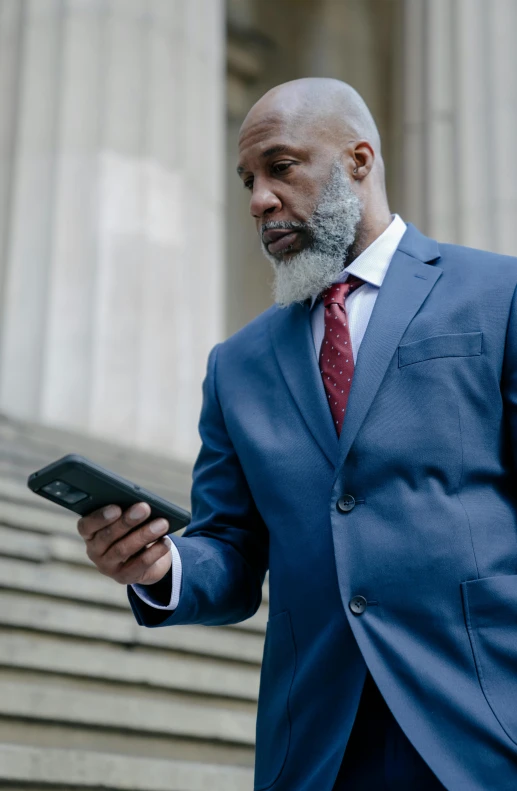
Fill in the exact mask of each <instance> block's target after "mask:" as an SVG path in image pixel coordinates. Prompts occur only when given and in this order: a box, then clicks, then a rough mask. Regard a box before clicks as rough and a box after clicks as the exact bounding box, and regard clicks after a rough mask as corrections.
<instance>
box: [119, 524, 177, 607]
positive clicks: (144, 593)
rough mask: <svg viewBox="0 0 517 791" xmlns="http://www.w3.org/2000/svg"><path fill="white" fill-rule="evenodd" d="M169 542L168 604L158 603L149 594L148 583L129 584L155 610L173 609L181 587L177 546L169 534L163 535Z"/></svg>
mask: <svg viewBox="0 0 517 791" xmlns="http://www.w3.org/2000/svg"><path fill="white" fill-rule="evenodd" d="M165 538H166V539H167V541H168V542H169V544H170V548H171V557H172V586H171V599H170V602H169V603H168V604H165V605H164V604H158V602H157V601H155V599H153V598H152V597H151V596H150V595H149V588H150V587H151V586H150V585H131V587H132V588H133V590H134V592H135V593H136V595H137V596H138V597H139V598H140V599H142V601H144V602H145V603H146V604H148V605H149V606H150V607H155V608H156V609H157V610H175V609H176V607H177V606H178V604H179V600H180V589H181V574H182V568H181V557H180V553H179V552H178V548H177V547H176V544H175V543H174V541H171V539H170V538H169V536H165Z"/></svg>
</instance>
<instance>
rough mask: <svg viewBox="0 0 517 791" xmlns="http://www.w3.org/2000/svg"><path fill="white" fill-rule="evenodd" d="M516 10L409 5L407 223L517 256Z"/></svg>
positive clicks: (504, 5) (465, 3) (483, 2)
mask: <svg viewBox="0 0 517 791" xmlns="http://www.w3.org/2000/svg"><path fill="white" fill-rule="evenodd" d="M515 30H517V3H516V2H515V0H405V2H404V36H403V39H404V41H403V53H404V68H403V75H404V99H405V109H404V133H403V145H402V149H403V157H402V159H403V162H404V175H403V181H404V189H403V193H404V212H403V213H404V217H405V218H406V219H409V220H411V221H413V222H414V223H415V224H416V225H418V227H420V228H421V229H422V230H423V231H425V232H427V233H429V234H430V235H431V236H434V237H436V238H438V239H439V240H440V239H441V240H442V241H450V242H456V243H459V244H466V245H469V246H472V247H479V248H483V249H489V250H492V251H495V252H503V253H508V254H513V255H516V254H517V223H516V221H515V218H516V216H517V147H516V145H515V141H516V139H517V48H516V47H515Z"/></svg>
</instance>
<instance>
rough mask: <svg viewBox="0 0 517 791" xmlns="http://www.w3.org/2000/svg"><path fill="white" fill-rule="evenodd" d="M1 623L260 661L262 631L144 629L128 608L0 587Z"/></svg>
mask: <svg viewBox="0 0 517 791" xmlns="http://www.w3.org/2000/svg"><path fill="white" fill-rule="evenodd" d="M0 625H2V626H4V627H16V628H19V629H25V630H30V631H36V632H41V633H51V634H59V635H65V636H69V637H72V638H75V637H79V638H84V639H89V640H94V641H102V642H109V643H115V644H122V645H128V646H135V645H139V646H140V645H141V646H146V647H148V648H154V649H172V650H174V651H177V652H182V653H188V654H194V655H200V656H207V657H210V656H213V657H215V658H220V659H229V660H233V661H235V662H241V663H251V664H255V665H259V664H260V662H261V660H262V650H263V645H264V637H263V635H258V634H257V635H255V634H251V633H246V632H242V631H238V630H236V629H231V628H227V627H222V626H220V627H211V628H210V629H208V628H205V627H203V626H175V627H174V628H170V629H168V628H166V627H165V628H163V629H146V628H145V627H143V626H139V625H138V624H137V623H136V621H135V619H134V617H133V614H132V613H131V612H129V611H128V612H121V611H113V610H109V609H104V608H99V607H93V606H88V605H86V604H78V603H75V602H65V601H61V600H60V599H51V598H46V597H40V596H34V595H30V594H27V593H23V592H17V591H5V590H4V591H3V590H0Z"/></svg>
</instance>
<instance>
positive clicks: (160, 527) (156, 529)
mask: <svg viewBox="0 0 517 791" xmlns="http://www.w3.org/2000/svg"><path fill="white" fill-rule="evenodd" d="M166 528H167V530H168V529H169V523H168V522H167V521H166V520H165V519H159V520H158V521H157V522H153V523H152V524H151V525H149V530H150V531H151V533H152V534H153V535H154V536H159V535H160V534H161V533H163V531H164V530H165V529H166Z"/></svg>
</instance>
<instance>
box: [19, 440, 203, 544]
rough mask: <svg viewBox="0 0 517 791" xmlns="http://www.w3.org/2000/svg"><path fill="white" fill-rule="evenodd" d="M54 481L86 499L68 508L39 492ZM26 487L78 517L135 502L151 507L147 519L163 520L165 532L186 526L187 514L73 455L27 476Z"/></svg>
mask: <svg viewBox="0 0 517 791" xmlns="http://www.w3.org/2000/svg"><path fill="white" fill-rule="evenodd" d="M56 480H58V481H63V482H64V483H67V484H69V485H71V486H73V487H75V488H77V489H80V490H82V491H83V492H86V493H87V494H88V497H87V498H85V499H83V500H81V501H80V502H77V503H75V504H73V505H71V504H69V503H65V502H63V501H62V500H59V499H58V498H56V497H53V496H52V495H51V494H49V493H48V492H44V491H42V487H43V486H46V485H47V484H49V483H52V482H53V481H56ZM27 486H28V487H29V489H31V490H32V491H33V492H34V493H35V494H39V495H40V496H41V497H45V498H46V499H47V500H50V501H51V502H53V503H56V504H57V505H60V506H62V507H63V508H68V509H69V510H70V511H74V512H75V513H76V514H79V515H80V516H87V515H88V514H91V513H92V512H93V511H97V509H99V508H104V507H105V506H107V505H118V506H120V508H122V510H123V511H125V510H126V508H129V507H130V506H132V505H134V504H135V503H140V502H146V503H149V505H150V506H151V515H150V517H149V519H158V518H160V517H163V518H164V519H167V520H168V522H169V530H168V532H169V533H174V532H176V530H181V529H182V528H183V527H186V526H187V525H188V524H189V522H190V519H191V516H190V514H189V512H188V511H185V510H184V509H183V508H180V507H179V506H177V505H173V503H169V502H168V501H167V500H164V499H163V498H162V497H159V496H158V495H156V494H153V493H152V492H149V491H148V490H147V489H143V488H142V487H141V486H137V485H136V484H134V483H132V482H131V481H128V480H126V479H125V478H121V477H120V476H118V475H116V474H115V473H114V472H111V471H110V470H106V469H104V467H101V466H99V465H98V464H94V463H93V462H92V461H90V460H89V459H86V458H84V456H79V455H76V454H74V453H71V454H69V455H67V456H63V458H61V459H58V460H57V461H54V462H53V463H52V464H49V465H48V466H47V467H43V468H42V469H41V470H37V471H36V472H33V473H32V475H29V478H28V480H27Z"/></svg>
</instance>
